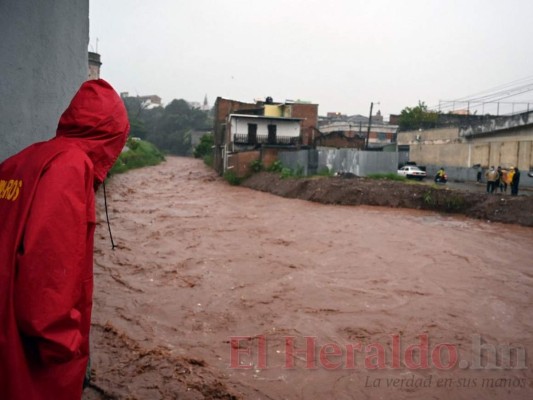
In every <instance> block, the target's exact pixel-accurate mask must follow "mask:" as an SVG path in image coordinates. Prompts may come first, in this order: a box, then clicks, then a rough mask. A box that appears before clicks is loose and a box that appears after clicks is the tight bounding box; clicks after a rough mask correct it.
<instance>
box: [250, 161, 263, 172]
mask: <svg viewBox="0 0 533 400" xmlns="http://www.w3.org/2000/svg"><path fill="white" fill-rule="evenodd" d="M250 169H251V170H252V172H261V171H262V170H263V163H262V162H261V160H254V161H252V162H251V163H250Z"/></svg>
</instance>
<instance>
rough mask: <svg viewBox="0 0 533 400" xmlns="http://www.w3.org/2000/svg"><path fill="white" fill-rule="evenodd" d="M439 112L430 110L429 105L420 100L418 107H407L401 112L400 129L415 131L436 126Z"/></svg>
mask: <svg viewBox="0 0 533 400" xmlns="http://www.w3.org/2000/svg"><path fill="white" fill-rule="evenodd" d="M438 119H439V114H438V113H436V112H432V111H428V106H427V105H426V104H425V103H424V102H423V101H419V102H418V105H417V106H416V107H405V108H404V109H403V110H402V112H401V114H400V130H401V131H413V130H418V129H429V128H434V127H435V126H436V124H437V121H438Z"/></svg>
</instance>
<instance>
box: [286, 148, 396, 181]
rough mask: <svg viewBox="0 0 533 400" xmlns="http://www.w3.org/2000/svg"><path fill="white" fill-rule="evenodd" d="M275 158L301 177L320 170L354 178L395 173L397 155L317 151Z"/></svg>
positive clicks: (331, 150) (350, 150)
mask: <svg viewBox="0 0 533 400" xmlns="http://www.w3.org/2000/svg"><path fill="white" fill-rule="evenodd" d="M278 158H279V160H280V161H281V163H282V164H283V166H285V167H288V168H291V169H293V170H296V169H298V168H299V167H301V168H303V171H304V174H305V175H310V174H314V173H317V172H320V171H321V170H323V169H324V168H328V169H329V170H330V171H331V172H351V173H353V174H355V175H358V176H366V175H369V174H374V173H390V172H396V171H397V169H398V153H389V152H380V151H361V150H356V149H331V148H318V149H317V150H299V151H294V152H280V153H279V155H278ZM317 158H318V160H317ZM317 161H318V162H317Z"/></svg>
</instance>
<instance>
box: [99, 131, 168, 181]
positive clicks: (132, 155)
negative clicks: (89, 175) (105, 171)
mask: <svg viewBox="0 0 533 400" xmlns="http://www.w3.org/2000/svg"><path fill="white" fill-rule="evenodd" d="M164 160H165V157H164V156H163V154H162V153H161V152H160V151H159V149H158V148H157V147H155V146H154V145H153V144H152V143H150V142H147V141H144V140H140V139H134V138H128V141H127V142H126V146H125V147H124V150H123V151H122V153H120V155H119V156H118V159H117V161H116V162H115V164H114V165H113V167H112V168H111V170H110V171H109V174H110V175H113V174H120V173H123V172H126V171H128V170H130V169H134V168H142V167H147V166H150V165H157V164H159V163H161V162H162V161H164Z"/></svg>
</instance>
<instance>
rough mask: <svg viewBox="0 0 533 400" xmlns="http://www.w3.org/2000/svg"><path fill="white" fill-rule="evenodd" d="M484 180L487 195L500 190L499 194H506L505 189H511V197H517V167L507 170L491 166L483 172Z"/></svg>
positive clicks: (518, 180) (518, 176)
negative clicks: (485, 180) (485, 181)
mask: <svg viewBox="0 0 533 400" xmlns="http://www.w3.org/2000/svg"><path fill="white" fill-rule="evenodd" d="M485 178H487V193H491V194H492V193H497V192H498V189H500V193H507V187H508V186H510V187H511V196H517V195H518V185H519V184H520V171H519V170H518V168H517V167H511V168H510V169H509V170H507V169H502V167H498V168H497V169H495V168H494V166H491V167H490V169H489V170H488V171H487V172H485Z"/></svg>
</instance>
